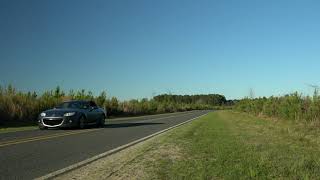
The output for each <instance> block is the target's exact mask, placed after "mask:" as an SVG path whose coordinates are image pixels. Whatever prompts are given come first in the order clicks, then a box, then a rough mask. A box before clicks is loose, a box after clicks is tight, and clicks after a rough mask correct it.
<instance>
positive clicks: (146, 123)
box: [0, 111, 208, 180]
mask: <svg viewBox="0 0 320 180" xmlns="http://www.w3.org/2000/svg"><path fill="white" fill-rule="evenodd" d="M207 112H208V111H192V112H184V113H177V114H163V115H156V116H144V117H138V118H137V117H136V118H125V119H114V120H107V122H106V125H105V127H104V128H99V129H96V128H89V129H84V130H58V129H53V130H45V131H40V130H29V131H20V132H12V133H4V134H0V179H4V180H8V179H33V178H37V177H40V176H43V175H46V174H48V173H50V172H54V171H57V170H59V169H62V168H64V167H67V166H69V165H72V164H75V163H77V162H80V161H83V160H85V159H88V158H90V157H93V156H95V155H98V154H100V153H103V152H106V151H108V150H111V149H114V148H117V147H119V146H121V145H124V144H127V143H129V142H132V141H134V140H137V139H140V138H143V137H145V136H148V135H151V134H153V133H155V132H158V131H161V130H163V129H166V128H169V127H171V126H174V125H176V124H179V123H182V122H184V121H187V120H190V119H192V118H195V117H198V116H201V115H203V114H206V113H207Z"/></svg>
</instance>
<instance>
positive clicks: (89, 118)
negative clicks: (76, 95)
mask: <svg viewBox="0 0 320 180" xmlns="http://www.w3.org/2000/svg"><path fill="white" fill-rule="evenodd" d="M84 107H85V110H86V117H87V119H86V123H89V124H91V123H93V122H94V121H95V113H94V109H93V108H92V107H91V105H90V102H84Z"/></svg>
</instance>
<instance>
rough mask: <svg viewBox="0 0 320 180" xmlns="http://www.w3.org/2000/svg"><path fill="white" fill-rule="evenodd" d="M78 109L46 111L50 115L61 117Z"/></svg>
mask: <svg viewBox="0 0 320 180" xmlns="http://www.w3.org/2000/svg"><path fill="white" fill-rule="evenodd" d="M78 111H79V110H78V109H49V110H47V111H44V113H46V116H48V117H61V116H63V115H64V114H65V113H68V112H78Z"/></svg>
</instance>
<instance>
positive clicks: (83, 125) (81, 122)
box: [79, 116, 86, 129]
mask: <svg viewBox="0 0 320 180" xmlns="http://www.w3.org/2000/svg"><path fill="white" fill-rule="evenodd" d="M85 120H86V119H85V117H84V116H81V117H80V120H79V128H80V129H84V128H85V127H86V124H85Z"/></svg>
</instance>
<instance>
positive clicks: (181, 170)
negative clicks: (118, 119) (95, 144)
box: [62, 110, 320, 179]
mask: <svg viewBox="0 0 320 180" xmlns="http://www.w3.org/2000/svg"><path fill="white" fill-rule="evenodd" d="M319 135H320V130H319V129H318V128H314V127H313V126H307V125H306V124H297V123H292V122H290V121H271V120H269V119H263V118H257V117H254V116H251V115H248V114H246V113H240V112H235V111H230V110H228V111H216V112H212V113H210V114H209V115H207V116H204V117H202V118H200V119H198V120H195V121H193V122H192V123H189V124H187V125H184V126H181V127H179V128H177V129H175V130H173V131H170V132H168V133H166V134H165V135H162V136H160V137H157V138H155V139H152V140H150V142H147V143H146V144H144V145H142V147H141V146H140V147H137V150H130V149H129V150H124V151H123V152H120V153H119V154H117V155H115V156H111V157H109V158H108V157H107V158H106V159H105V160H104V159H102V160H99V161H97V162H95V163H94V164H92V165H88V166H87V167H84V168H82V169H79V170H76V171H75V172H72V173H71V174H69V175H67V176H65V177H63V178H62V179H67V177H69V176H70V177H73V176H77V178H78V179H88V178H89V179H96V178H100V179H101V178H102V179H126V178H130V179H150V178H151V179H256V178H259V179H318V177H319V176H320V152H319V148H320V136H319ZM108 159H109V160H108ZM114 159H116V161H114ZM112 161H114V162H112ZM117 162H121V163H117ZM91 166H92V167H91ZM90 167H91V168H90Z"/></svg>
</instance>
